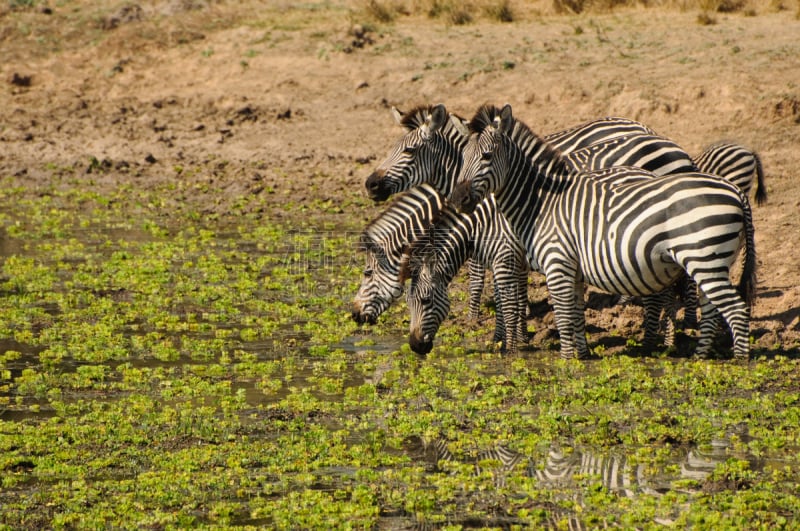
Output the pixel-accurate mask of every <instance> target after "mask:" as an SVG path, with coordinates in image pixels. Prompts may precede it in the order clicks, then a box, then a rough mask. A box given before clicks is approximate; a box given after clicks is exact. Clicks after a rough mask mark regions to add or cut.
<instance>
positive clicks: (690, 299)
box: [683, 279, 697, 328]
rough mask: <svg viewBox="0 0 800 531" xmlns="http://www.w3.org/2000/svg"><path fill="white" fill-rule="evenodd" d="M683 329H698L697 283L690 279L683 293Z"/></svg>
mask: <svg viewBox="0 0 800 531" xmlns="http://www.w3.org/2000/svg"><path fill="white" fill-rule="evenodd" d="M683 308H684V309H683V327H684V328H697V283H696V282H695V281H694V280H692V279H688V280H687V281H686V285H685V286H684V291H683Z"/></svg>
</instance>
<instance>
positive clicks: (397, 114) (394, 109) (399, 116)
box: [392, 107, 403, 125]
mask: <svg viewBox="0 0 800 531" xmlns="http://www.w3.org/2000/svg"><path fill="white" fill-rule="evenodd" d="M392 117H394V121H395V122H397V124H398V125H403V113H402V112H400V111H399V110H397V107H392Z"/></svg>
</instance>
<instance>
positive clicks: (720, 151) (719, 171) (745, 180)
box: [694, 142, 767, 206]
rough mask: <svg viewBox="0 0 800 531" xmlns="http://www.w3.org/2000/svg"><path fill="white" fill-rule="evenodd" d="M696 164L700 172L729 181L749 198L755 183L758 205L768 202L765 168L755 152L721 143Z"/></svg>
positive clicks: (705, 152)
mask: <svg viewBox="0 0 800 531" xmlns="http://www.w3.org/2000/svg"><path fill="white" fill-rule="evenodd" d="M694 162H695V164H696V165H697V167H698V168H699V169H700V171H702V172H704V173H711V174H714V175H719V176H720V177H723V178H725V179H727V180H729V181H730V182H732V183H733V184H735V185H736V186H738V187H739V188H741V189H742V191H743V192H744V193H745V195H747V196H749V195H750V190H751V189H752V188H753V184H754V183H755V186H756V203H757V204H758V205H759V206H761V205H763V204H764V203H766V202H767V188H766V186H765V184H764V168H763V167H762V164H761V158H760V157H759V156H758V153H756V152H755V151H751V150H749V149H747V148H746V147H744V146H741V145H739V144H734V143H732V142H719V143H717V144H713V145H711V146H709V147H708V148H706V150H705V151H703V152H702V153H701V154H700V155H698V156H697V157H695V159H694Z"/></svg>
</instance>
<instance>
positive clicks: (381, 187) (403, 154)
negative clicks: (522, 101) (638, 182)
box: [364, 104, 694, 319]
mask: <svg viewBox="0 0 800 531" xmlns="http://www.w3.org/2000/svg"><path fill="white" fill-rule="evenodd" d="M391 112H392V116H393V117H394V120H395V121H396V122H397V123H398V124H399V125H401V126H402V127H403V128H404V129H405V130H406V132H405V134H404V135H403V136H402V137H401V138H400V139H399V140H398V141H397V142H396V143H395V145H394V147H393V148H392V149H391V150H390V152H389V155H388V156H387V158H386V159H384V161H383V162H381V163H380V164H379V165H378V166H377V167H376V168H375V170H374V171H373V172H372V173H371V174H370V175H369V176H368V177H367V179H366V181H365V183H364V186H365V188H366V190H367V194H368V196H369V197H370V199H372V200H373V201H376V202H380V201H385V200H386V199H387V198H388V197H390V196H391V195H392V194H396V193H399V192H402V191H404V190H408V189H409V188H412V187H414V186H416V185H418V184H421V183H429V184H431V185H432V186H434V188H436V189H437V190H438V191H439V192H440V193H442V194H443V195H444V196H449V195H450V194H451V192H452V189H453V186H454V183H455V180H456V176H457V175H458V173H459V172H460V170H461V163H462V151H463V148H464V145H465V144H466V140H467V139H466V137H465V136H464V135H463V132H462V131H463V124H465V123H466V120H464V118H462V117H460V116H459V115H457V114H455V113H448V111H447V108H446V107H445V106H444V105H443V104H437V105H422V106H418V107H415V108H413V109H412V110H411V111H409V112H407V113H403V112H401V111H399V110H398V109H397V108H395V107H392V109H391ZM637 134H638V135H640V138H637V139H636V140H637V141H640V140H641V139H642V138H644V137H646V136H647V135H652V136H653V137H658V135H656V133H655V132H654V131H653V130H652V129H650V128H649V127H647V126H646V125H644V124H642V123H639V122H636V121H633V120H629V119H626V118H619V117H607V118H601V119H597V120H591V121H588V122H585V123H582V124H580V125H578V126H575V127H573V128H571V129H567V130H565V131H560V132H557V133H553V134H551V135H549V136H548V137H546V138H547V140H548V141H549V142H551V143H553V145H554V146H556V147H557V148H558V149H560V150H561V151H562V152H565V153H567V152H573V151H575V152H577V153H575V155H573V157H574V159H572V160H574V161H575V164H576V167H586V166H587V165H589V166H591V169H597V168H600V167H602V166H598V164H604V165H605V164H608V165H617V166H618V165H620V164H621V163H620V162H619V160H615V157H616V158H617V159H620V157H622V156H625V159H624V161H625V162H624V163H625V164H632V165H641V164H646V166H645V168H646V169H648V170H650V171H653V173H656V174H663V173H668V172H675V171H680V168H676V166H675V165H676V164H677V161H679V160H682V165H683V166H685V167H686V168H692V169H694V166H693V162H692V160H691V157H690V156H689V155H688V154H687V153H686V152H684V151H683V150H682V149H680V148H679V147H678V146H677V145H675V144H674V143H672V142H671V141H668V140H667V139H664V138H663V137H658V139H659V140H658V141H659V142H666V143H667V145H666V146H662V147H661V148H660V149H661V153H665V152H666V151H669V150H670V149H672V150H674V151H673V154H672V157H671V158H670V159H669V160H668V164H667V165H666V166H664V165H663V164H662V162H663V160H656V159H653V158H652V157H651V155H650V153H649V152H648V151H641V152H640V153H641V155H642V157H645V159H641V160H639V159H638V158H633V157H630V156H628V155H627V154H626V153H627V151H628V150H632V146H626V145H624V144H621V143H620V142H618V141H617V142H616V143H615V144H614V146H613V149H611V148H610V147H606V148H605V149H604V150H600V151H597V148H596V147H595V148H594V149H595V152H591V151H588V150H587V148H590V147H593V146H597V145H599V144H600V145H602V144H603V143H605V142H608V141H610V140H614V139H618V138H619V137H621V136H630V138H633V136H631V135H634V136H635V135H637ZM654 148H655V147H654V146H651V148H650V149H651V150H652V149H654ZM635 149H636V150H637V151H638V150H640V149H641V145H639V146H635ZM581 150H583V151H581ZM484 276H485V272H484V269H483V268H482V267H481V266H480V265H479V264H477V263H475V262H473V261H472V260H470V261H469V279H470V281H469V318H470V319H476V318H477V317H478V315H479V313H480V302H481V293H482V292H483V283H484Z"/></svg>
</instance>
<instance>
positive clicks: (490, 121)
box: [450, 104, 514, 214]
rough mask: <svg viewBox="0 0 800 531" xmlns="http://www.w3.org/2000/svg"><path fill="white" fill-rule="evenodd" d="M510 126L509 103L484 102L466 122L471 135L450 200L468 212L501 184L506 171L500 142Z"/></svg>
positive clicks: (512, 120)
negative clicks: (495, 105)
mask: <svg viewBox="0 0 800 531" xmlns="http://www.w3.org/2000/svg"><path fill="white" fill-rule="evenodd" d="M513 125H514V118H513V117H512V115H511V106H510V105H508V104H506V105H505V106H504V107H503V108H502V109H498V108H497V107H493V106H489V105H484V106H482V107H481V108H480V109H478V112H477V113H476V114H475V117H474V118H473V119H472V121H471V122H470V124H469V127H470V130H471V131H472V135H471V136H470V138H469V140H468V141H467V145H466V146H465V147H464V160H463V163H462V167H461V172H460V174H459V177H458V181H457V184H456V187H455V189H454V190H453V194H452V196H451V198H450V201H451V203H452V204H453V205H454V206H455V207H456V208H458V209H460V210H461V211H462V212H464V213H467V214H471V213H472V212H473V211H474V210H475V207H476V206H477V205H478V203H479V202H480V201H481V200H483V198H484V197H486V196H487V195H488V194H490V193H494V192H496V191H497V190H501V189H502V188H503V187H504V186H505V181H506V177H507V174H508V172H507V171H506V169H507V167H508V162H507V160H506V159H507V157H506V153H507V152H506V150H505V149H503V145H504V143H505V142H506V141H507V140H508V137H507V133H508V132H509V131H511V129H512V127H513Z"/></svg>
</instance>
